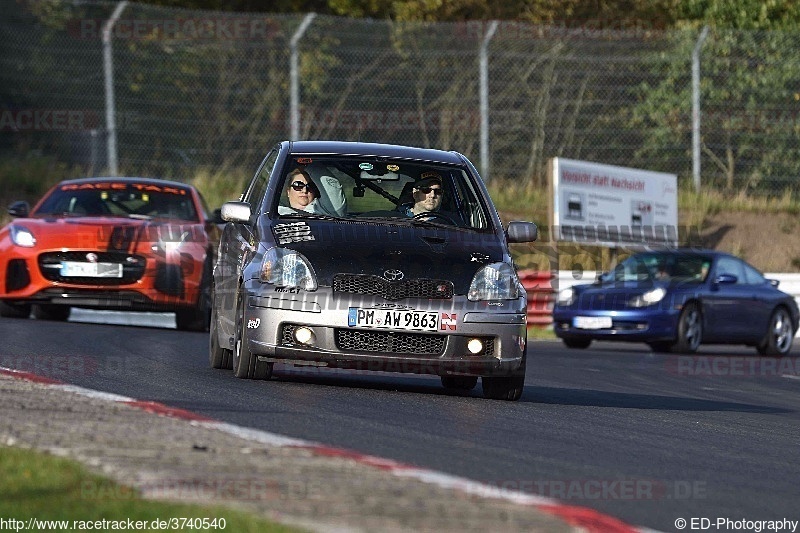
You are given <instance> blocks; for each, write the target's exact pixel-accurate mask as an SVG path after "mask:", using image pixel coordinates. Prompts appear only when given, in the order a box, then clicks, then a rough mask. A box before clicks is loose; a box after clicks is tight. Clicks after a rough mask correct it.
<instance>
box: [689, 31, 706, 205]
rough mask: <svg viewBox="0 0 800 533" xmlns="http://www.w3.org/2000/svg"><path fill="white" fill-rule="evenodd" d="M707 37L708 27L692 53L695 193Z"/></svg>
mask: <svg viewBox="0 0 800 533" xmlns="http://www.w3.org/2000/svg"><path fill="white" fill-rule="evenodd" d="M706 37H708V26H703V31H701V32H700V37H698V39H697V43H695V45H694V50H693V51H692V176H693V177H694V190H695V192H700V49H701V48H702V47H703V42H705V40H706Z"/></svg>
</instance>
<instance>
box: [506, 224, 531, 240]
mask: <svg viewBox="0 0 800 533" xmlns="http://www.w3.org/2000/svg"><path fill="white" fill-rule="evenodd" d="M506 235H507V237H508V242H533V241H535V240H536V239H537V237H539V228H538V227H536V224H534V223H533V222H523V221H520V220H512V221H511V222H509V223H508V229H506Z"/></svg>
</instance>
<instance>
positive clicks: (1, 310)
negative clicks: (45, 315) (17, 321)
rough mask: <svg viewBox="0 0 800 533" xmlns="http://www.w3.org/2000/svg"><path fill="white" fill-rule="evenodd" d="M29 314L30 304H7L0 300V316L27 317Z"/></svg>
mask: <svg viewBox="0 0 800 533" xmlns="http://www.w3.org/2000/svg"><path fill="white" fill-rule="evenodd" d="M30 315H31V304H8V303H6V302H0V316H2V317H6V318H28V317H29V316H30Z"/></svg>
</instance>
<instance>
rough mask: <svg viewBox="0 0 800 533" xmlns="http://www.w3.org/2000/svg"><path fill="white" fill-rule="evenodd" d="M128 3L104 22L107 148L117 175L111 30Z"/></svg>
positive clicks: (124, 3) (110, 167)
mask: <svg viewBox="0 0 800 533" xmlns="http://www.w3.org/2000/svg"><path fill="white" fill-rule="evenodd" d="M127 5H128V2H127V0H126V1H124V2H120V3H119V4H117V7H116V8H115V9H114V11H113V13H111V18H109V19H108V20H107V21H106V23H105V24H103V75H104V77H105V86H106V130H107V135H108V137H107V138H106V143H107V145H106V150H107V151H108V172H109V174H111V175H112V176H116V175H117V172H118V169H117V123H116V117H115V113H116V111H115V109H114V106H115V104H114V62H113V58H112V55H111V30H112V29H113V28H114V24H116V22H117V20H118V19H119V17H120V15H122V10H123V9H125V6H127Z"/></svg>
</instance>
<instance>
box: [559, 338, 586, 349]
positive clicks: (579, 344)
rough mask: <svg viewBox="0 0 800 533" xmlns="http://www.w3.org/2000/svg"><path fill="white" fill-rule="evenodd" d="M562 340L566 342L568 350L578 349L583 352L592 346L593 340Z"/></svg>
mask: <svg viewBox="0 0 800 533" xmlns="http://www.w3.org/2000/svg"><path fill="white" fill-rule="evenodd" d="M561 340H562V341H563V342H564V346H566V347H567V348H578V349H581V350H582V349H584V348H588V347H589V345H590V344H592V339H576V338H564V339H561Z"/></svg>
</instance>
